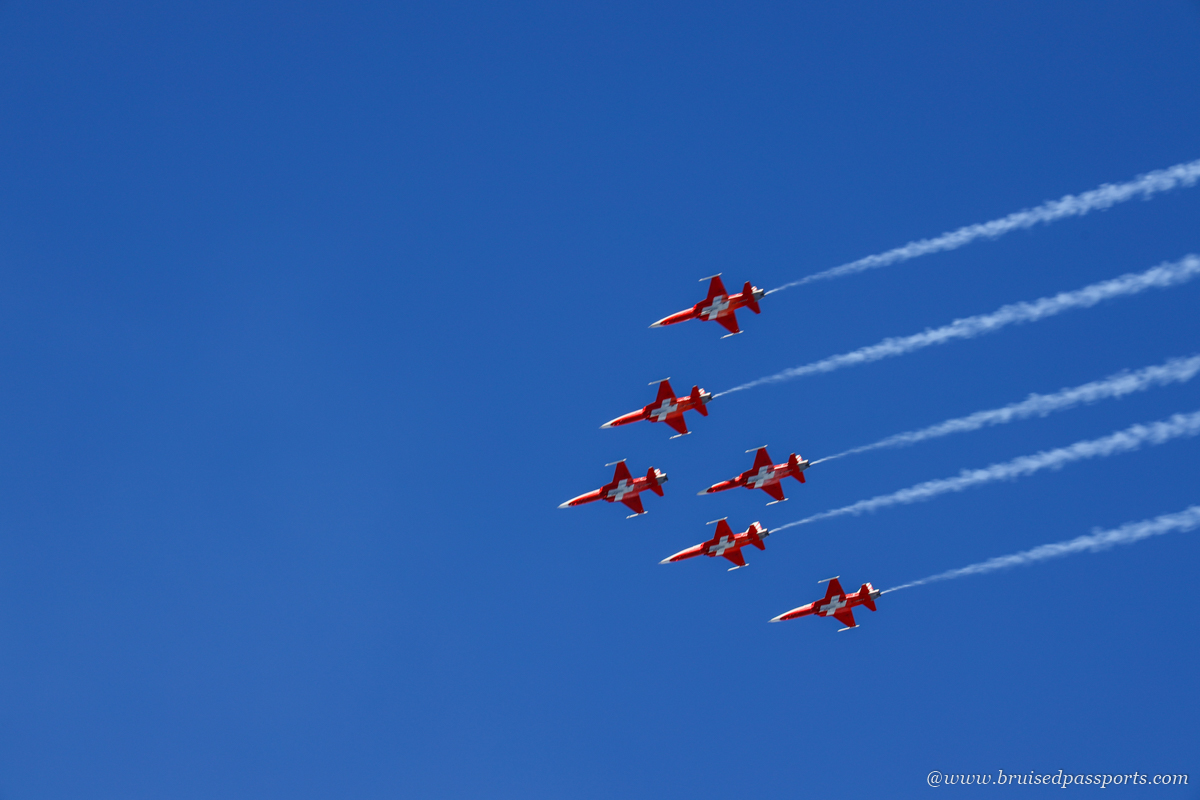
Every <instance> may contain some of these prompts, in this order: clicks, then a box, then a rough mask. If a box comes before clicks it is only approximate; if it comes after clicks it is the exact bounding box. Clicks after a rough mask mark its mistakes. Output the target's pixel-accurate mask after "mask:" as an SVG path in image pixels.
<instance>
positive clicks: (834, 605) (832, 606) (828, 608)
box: [817, 596, 846, 615]
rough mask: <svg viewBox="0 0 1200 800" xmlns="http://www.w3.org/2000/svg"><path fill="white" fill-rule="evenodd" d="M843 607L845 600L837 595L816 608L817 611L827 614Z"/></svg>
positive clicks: (834, 612)
mask: <svg viewBox="0 0 1200 800" xmlns="http://www.w3.org/2000/svg"><path fill="white" fill-rule="evenodd" d="M845 607H846V601H845V600H843V599H842V598H841V597H840V596H839V597H835V598H833V599H832V600H830V601H829V602H828V603H826V604H825V605H823V606H821V607H820V608H819V609H817V613H819V614H827V615H828V614H836V613H837V612H838V609H841V608H845Z"/></svg>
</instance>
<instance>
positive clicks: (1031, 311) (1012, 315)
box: [713, 255, 1200, 397]
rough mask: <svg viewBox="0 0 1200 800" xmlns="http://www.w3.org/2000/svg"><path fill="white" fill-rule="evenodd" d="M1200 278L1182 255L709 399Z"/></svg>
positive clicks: (1196, 265) (1193, 262) (1192, 260)
mask: <svg viewBox="0 0 1200 800" xmlns="http://www.w3.org/2000/svg"><path fill="white" fill-rule="evenodd" d="M1198 274H1200V258H1198V257H1197V256H1195V255H1186V256H1184V257H1183V258H1182V259H1181V260H1179V261H1177V262H1175V263H1174V264H1172V263H1169V262H1164V263H1162V264H1160V265H1159V266H1157V267H1152V268H1151V269H1148V270H1146V271H1145V272H1136V273H1134V272H1130V273H1127V274H1125V275H1122V276H1120V277H1119V278H1113V279H1112V280H1107V281H1101V282H1100V283H1093V284H1092V285H1091V286H1085V287H1083V288H1082V289H1076V290H1075V291H1072V292H1062V293H1060V294H1056V295H1054V296H1053V297H1043V298H1041V299H1039V300H1034V301H1033V302H1023V303H1012V304H1010V305H1007V306H1001V307H1000V308H999V309H997V310H996V311H993V312H992V313H991V314H980V315H978V316H974V317H965V318H963V319H956V320H954V321H953V322H951V323H950V324H949V325H943V326H942V327H940V328H931V329H926V330H925V331H924V332H922V333H916V334H913V335H912V336H896V337H892V338H890V339H884V340H883V341H882V342H880V343H879V344H873V345H870V346H868V347H861V348H859V349H858V350H853V351H851V352H849V353H842V354H841V355H836V356H830V357H829V358H825V359H822V360H821V361H814V362H812V363H811V364H805V365H804V366H800V367H792V368H791V369H785V370H784V371H783V372H777V373H775V374H774V375H768V376H767V377H765V378H759V379H757V380H753V381H750V382H749V383H743V384H741V385H740V386H735V387H733V388H732V389H726V390H725V391H723V392H718V393H717V394H715V395H713V397H720V396H722V395H726V394H730V393H732V392H740V391H742V390H743V389H750V388H753V387H755V386H761V385H763V384H764V383H779V382H781V381H787V380H791V379H793V378H800V377H803V376H805V375H815V374H817V373H820V372H832V371H834V370H837V369H841V368H843V367H851V366H854V365H856V364H866V363H868V362H870V361H878V360H880V359H881V358H890V357H892V356H898V355H903V354H905V353H911V352H912V351H914V350H920V349H922V348H924V347H932V346H933V345H935V344H945V343H946V342H949V341H952V340H954V339H973V338H975V337H976V336H980V335H982V334H985V333H992V332H993V331H997V330H999V329H1001V328H1003V327H1005V326H1008V325H1015V324H1018V323H1022V322H1036V321H1038V320H1041V319H1045V318H1046V317H1052V316H1054V315H1056V314H1061V313H1062V312H1064V311H1069V310H1071V309H1073V308H1090V307H1091V306H1094V305H1096V304H1097V303H1099V302H1101V301H1103V300H1109V299H1111V298H1114V297H1124V296H1126V295H1133V294H1139V293H1141V292H1144V291H1146V290H1147V289H1151V288H1160V289H1162V288H1166V287H1168V286H1176V285H1178V284H1181V283H1186V282H1188V281H1190V280H1191V279H1192V278H1194V277H1196V275H1198Z"/></svg>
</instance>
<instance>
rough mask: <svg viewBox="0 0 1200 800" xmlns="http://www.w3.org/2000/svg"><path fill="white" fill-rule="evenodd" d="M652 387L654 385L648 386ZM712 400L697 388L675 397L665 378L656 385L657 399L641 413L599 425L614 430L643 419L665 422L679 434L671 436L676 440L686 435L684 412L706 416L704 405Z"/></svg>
mask: <svg viewBox="0 0 1200 800" xmlns="http://www.w3.org/2000/svg"><path fill="white" fill-rule="evenodd" d="M650 385H651V386H653V385H654V384H653V383H652V384H650ZM709 400H712V392H706V391H704V390H703V389H701V388H700V387H699V386H693V387H692V393H691V394H690V395H686V396H684V397H676V396H675V390H674V389H672V388H671V379H670V378H667V379H666V380H665V381H661V382H659V384H658V397H656V398H655V399H654V402H653V403H651V404H650V405H648V406H646V407H645V408H643V409H642V410H641V411H630V412H629V413H628V414H624V415H622V416H620V417H617V418H616V419H614V420H612V421H611V422H606V423H604V424H603V425H601V426H600V427H601V428H615V427H617V426H618V425H628V424H629V423H631V422H638V421H640V420H643V419H648V420H650V421H651V422H665V423H667V424H668V425H670V426H671V427H672V428H674V429H675V430H677V431H679V433H677V434H675V435H674V436H672V437H671V438H672V439H677V438H679V437H680V436H684V435H686V434H687V433H688V429H687V422H685V421H684V419H683V412H685V411H699V412H700V415H701V416H704V417H707V416H708V409H707V408H705V407H704V406H705V404H706V403H708V401H709Z"/></svg>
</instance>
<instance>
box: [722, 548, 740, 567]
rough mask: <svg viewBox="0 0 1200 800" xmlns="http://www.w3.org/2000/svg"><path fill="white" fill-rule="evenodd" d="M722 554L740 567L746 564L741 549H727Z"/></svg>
mask: <svg viewBox="0 0 1200 800" xmlns="http://www.w3.org/2000/svg"><path fill="white" fill-rule="evenodd" d="M721 555H723V556H725V557H726V558H728V559H729V560H730V561H732V562H733V563H734V564H737V565H738V566H739V567H744V566H746V559H744V558H742V551H741V550H740V549H738V550H733V549H730V550H726V551H725V552H724V553H721Z"/></svg>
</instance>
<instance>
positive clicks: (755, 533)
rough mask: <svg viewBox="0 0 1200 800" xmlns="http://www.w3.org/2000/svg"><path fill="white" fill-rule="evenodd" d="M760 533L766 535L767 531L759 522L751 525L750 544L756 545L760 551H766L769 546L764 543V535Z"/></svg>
mask: <svg viewBox="0 0 1200 800" xmlns="http://www.w3.org/2000/svg"><path fill="white" fill-rule="evenodd" d="M759 531H762V532H763V533H766V529H765V528H763V527H762V526H761V525H759V524H758V523H757V522H752V523H750V544H752V545H754V546H755V547H757V548H758V549H759V550H766V549H767V545H766V544H765V543H764V542H763V540H762V535H761V534H760V533H759Z"/></svg>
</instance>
